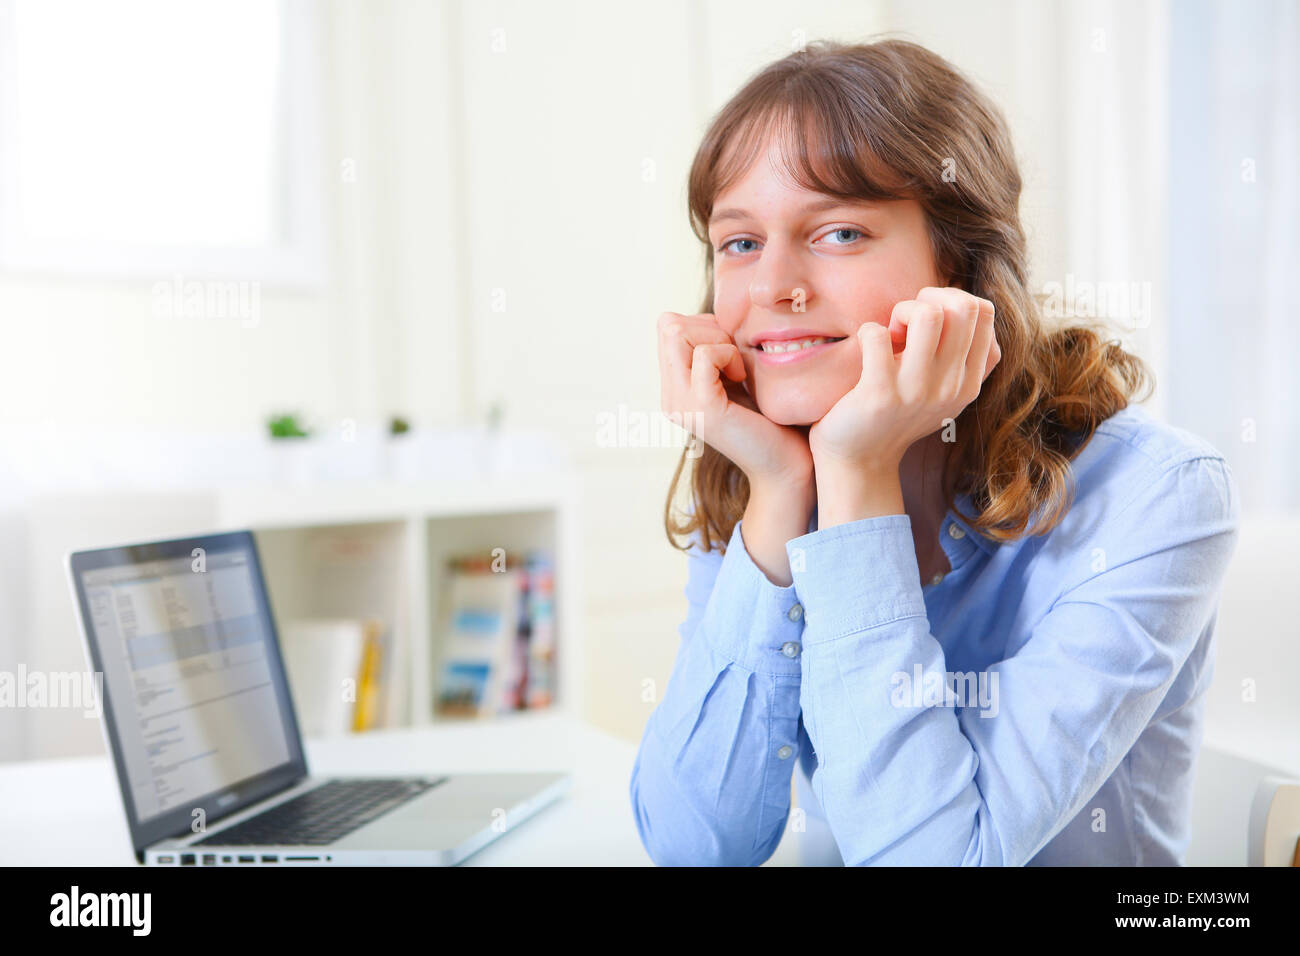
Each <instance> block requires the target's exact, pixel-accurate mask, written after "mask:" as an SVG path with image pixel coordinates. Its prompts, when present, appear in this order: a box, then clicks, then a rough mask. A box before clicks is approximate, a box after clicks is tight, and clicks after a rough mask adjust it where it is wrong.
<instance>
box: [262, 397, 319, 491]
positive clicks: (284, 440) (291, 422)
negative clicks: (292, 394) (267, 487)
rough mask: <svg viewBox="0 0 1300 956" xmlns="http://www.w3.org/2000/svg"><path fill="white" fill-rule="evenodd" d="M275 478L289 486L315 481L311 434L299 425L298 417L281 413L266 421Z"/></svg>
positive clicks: (289, 413)
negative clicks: (309, 442)
mask: <svg viewBox="0 0 1300 956" xmlns="http://www.w3.org/2000/svg"><path fill="white" fill-rule="evenodd" d="M266 425H267V431H268V432H269V434H270V437H271V456H272V461H273V469H274V472H275V477H276V478H277V479H278V480H279V481H282V482H286V483H288V484H306V483H307V482H309V481H310V480H311V478H312V467H311V447H310V445H309V444H308V442H307V441H306V439H308V438H310V437H311V432H310V430H308V429H306V428H303V427H302V425H300V424H299V422H298V416H297V414H295V413H293V412H281V413H279V414H275V415H272V416H271V417H270V418H268V419H267V423H266Z"/></svg>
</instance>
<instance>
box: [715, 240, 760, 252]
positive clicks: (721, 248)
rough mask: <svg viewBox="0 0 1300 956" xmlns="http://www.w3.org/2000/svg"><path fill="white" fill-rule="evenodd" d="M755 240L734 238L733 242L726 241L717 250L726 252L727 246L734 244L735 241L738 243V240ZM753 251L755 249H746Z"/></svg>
mask: <svg viewBox="0 0 1300 956" xmlns="http://www.w3.org/2000/svg"><path fill="white" fill-rule="evenodd" d="M753 241H754V240H753V239H732V240H731V242H724V243H723V244H722V245H721V246H719V247H718V250H717V251H718V252H726V251H727V247H729V246H730V245H732V244H733V243H737V242H753ZM752 251H753V250H752V249H747V250H746V252H752Z"/></svg>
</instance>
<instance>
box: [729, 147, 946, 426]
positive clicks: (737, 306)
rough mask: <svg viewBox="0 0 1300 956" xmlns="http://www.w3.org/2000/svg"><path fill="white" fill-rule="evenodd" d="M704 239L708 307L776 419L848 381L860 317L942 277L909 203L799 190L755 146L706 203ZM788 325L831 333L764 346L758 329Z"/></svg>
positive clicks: (881, 313)
mask: <svg viewBox="0 0 1300 956" xmlns="http://www.w3.org/2000/svg"><path fill="white" fill-rule="evenodd" d="M709 240H710V242H711V243H712V244H713V250H714V251H713V264H714V265H713V275H714V280H713V312H714V315H715V316H716V317H717V321H718V325H719V326H720V327H721V328H722V329H723V330H724V331H725V332H727V334H729V335H730V336H731V337H732V338H733V339H734V340H735V342H736V345H737V346H739V348H740V354H741V356H742V358H743V360H744V362H745V370H746V372H747V373H748V377H747V378H746V380H745V385H746V387H747V388H748V389H749V393H750V394H751V395H752V396H753V398H754V401H755V403H756V404H757V405H758V408H759V410H760V411H761V412H762V413H763V414H764V415H765V416H767V417H768V418H770V419H771V420H772V421H774V422H776V423H777V424H780V425H811V424H813V423H814V422H817V421H819V420H820V419H821V418H822V416H824V415H825V414H826V413H827V411H829V410H830V408H831V406H832V405H834V404H835V403H836V402H837V401H839V399H840V398H841V397H843V396H844V394H845V393H846V392H848V391H849V389H851V388H853V386H854V385H856V384H857V382H858V379H859V378H860V377H861V375H862V351H861V349H860V348H859V346H858V340H857V330H858V329H859V328H860V327H861V326H862V325H863V324H864V323H867V322H879V323H880V324H882V325H885V326H888V325H889V316H890V313H892V312H893V309H894V306H895V305H896V304H897V303H899V302H901V301H903V300H906V299H912V298H915V297H916V293H917V292H919V291H920V290H921V289H923V288H925V287H926V286H942V285H944V284H945V283H944V282H943V281H942V279H941V278H940V277H939V276H938V275H937V273H936V269H935V265H934V259H933V255H932V253H931V250H930V241H929V237H928V236H927V234H926V228H925V214H924V212H923V211H922V209H921V207H920V205H919V204H918V203H917V202H916V201H915V200H911V199H908V200H899V201H891V202H884V203H875V202H866V201H853V202H849V203H845V202H844V201H843V200H839V199H835V198H834V197H830V196H827V195H825V194H823V193H818V192H812V191H809V190H805V189H800V188H798V187H795V186H793V185H791V184H789V183H787V182H785V181H784V180H783V179H782V178H780V177H779V176H778V174H777V172H776V171H775V170H774V169H773V168H772V164H771V162H770V161H769V159H768V157H767V156H765V155H764V154H763V153H762V152H760V154H759V156H758V158H757V159H756V160H755V162H754V163H753V164H752V165H751V166H750V168H749V169H748V170H747V171H746V172H745V174H744V175H743V176H742V177H741V178H740V179H739V180H738V181H737V182H735V183H733V184H732V185H731V186H730V187H728V188H727V189H726V190H724V191H723V192H722V193H720V194H719V195H718V196H717V197H716V199H715V200H714V203H713V215H712V218H711V219H710V221H709ZM791 331H794V332H795V333H796V336H797V340H806V339H808V338H813V337H818V338H826V339H828V340H831V339H838V340H839V341H834V342H832V341H828V342H827V343H825V344H821V345H814V346H810V347H808V348H807V349H800V351H799V352H798V353H794V352H785V353H784V354H774V353H770V352H766V351H764V349H763V347H762V345H761V341H762V340H763V339H764V338H766V337H768V336H771V335H777V336H780V337H783V338H788V336H787V333H789V332H791ZM783 347H786V343H783Z"/></svg>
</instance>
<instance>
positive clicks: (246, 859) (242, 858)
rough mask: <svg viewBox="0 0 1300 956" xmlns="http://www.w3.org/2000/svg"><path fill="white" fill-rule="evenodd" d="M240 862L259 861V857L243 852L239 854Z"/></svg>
mask: <svg viewBox="0 0 1300 956" xmlns="http://www.w3.org/2000/svg"><path fill="white" fill-rule="evenodd" d="M239 862H240V863H256V862H257V857H255V856H245V855H244V854H242V853H241V854H239Z"/></svg>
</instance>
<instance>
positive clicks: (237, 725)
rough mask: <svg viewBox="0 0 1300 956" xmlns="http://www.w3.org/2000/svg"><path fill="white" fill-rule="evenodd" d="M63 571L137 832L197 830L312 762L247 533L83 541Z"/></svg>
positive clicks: (150, 838) (151, 837) (153, 835)
mask: <svg viewBox="0 0 1300 956" xmlns="http://www.w3.org/2000/svg"><path fill="white" fill-rule="evenodd" d="M70 570H71V572H72V576H73V582H74V589H75V591H76V594H77V599H78V602H79V605H80V609H81V613H82V622H83V625H84V628H85V636H86V640H87V643H88V645H89V646H88V650H89V652H90V656H91V657H92V666H93V667H94V669H95V670H96V671H100V672H102V673H103V675H104V676H103V686H104V701H103V703H104V719H105V729H106V731H107V735H108V736H109V738H110V744H111V745H112V749H113V751H114V757H115V759H116V760H117V763H118V779H119V783H120V785H121V788H122V791H123V797H124V802H125V803H126V806H127V812H128V818H129V820H130V823H131V826H132V831H133V836H134V835H135V833H136V831H137V830H138V831H140V833H141V838H142V839H145V840H146V842H145V844H144V845H147V843H149V842H154V841H156V840H157V839H162V838H163V837H166V836H171V835H177V834H184V833H186V832H187V831H192V830H197V829H198V827H199V826H200V825H202V824H210V823H212V822H214V821H215V820H216V819H219V818H220V817H223V816H226V815H228V814H229V813H233V812H235V811H236V810H238V809H240V808H242V807H243V806H246V805H247V804H248V803H250V802H253V801H254V800H257V799H261V798H262V796H265V795H267V794H269V793H272V792H274V791H275V790H277V789H280V788H281V787H283V786H286V785H289V784H291V783H292V782H293V781H294V780H296V779H298V778H300V777H301V776H302V775H304V774H305V773H306V765H305V761H304V759H303V755H302V751H301V744H300V740H299V737H298V728H297V722H296V720H295V718H294V714H293V708H292V704H291V702H290V699H289V693H288V686H287V682H286V680H285V677H284V669H283V664H282V661H281V655H280V651H279V647H278V642H277V639H276V633H275V625H274V622H273V619H272V616H271V613H270V603H269V600H268V598H267V595H266V592H265V588H264V585H263V579H262V573H261V569H260V565H259V562H258V558H257V553H256V547H255V545H254V542H253V537H252V535H251V534H250V533H248V532H234V533H230V534H221V535H208V536H203V537H198V538H192V539H183V540H177V541H169V542H155V543H152V544H147V545H134V546H128V547H123V548H109V549H103V550H101V551H83V552H79V553H77V554H74V555H73V556H72V557H71V560H70ZM196 821H198V823H196ZM142 848H143V847H142V845H140V844H137V847H136V849H137V852H138V851H139V850H141V849H142Z"/></svg>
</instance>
